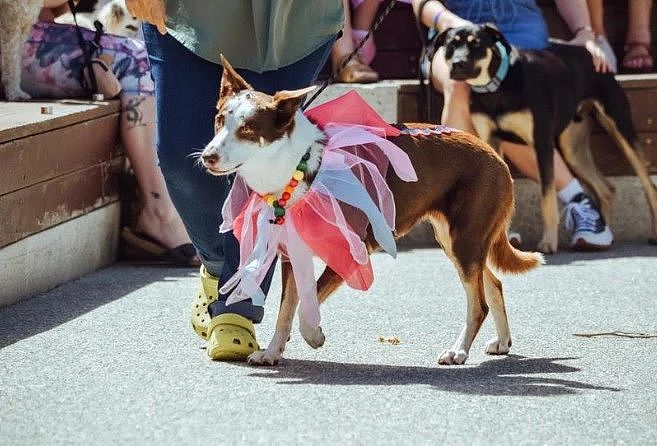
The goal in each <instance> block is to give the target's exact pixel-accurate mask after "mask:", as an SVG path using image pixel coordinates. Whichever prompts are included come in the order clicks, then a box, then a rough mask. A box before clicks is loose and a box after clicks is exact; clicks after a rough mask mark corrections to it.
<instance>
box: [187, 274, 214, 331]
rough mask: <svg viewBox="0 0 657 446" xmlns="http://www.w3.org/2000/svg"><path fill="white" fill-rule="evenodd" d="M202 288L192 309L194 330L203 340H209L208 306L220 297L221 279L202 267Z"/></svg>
mask: <svg viewBox="0 0 657 446" xmlns="http://www.w3.org/2000/svg"><path fill="white" fill-rule="evenodd" d="M200 274H201V287H200V288H199V290H198V294H197V296H196V299H194V302H193V304H194V306H193V307H192V328H193V329H194V331H195V332H196V334H197V335H199V336H200V337H202V338H203V339H207V338H208V324H209V323H210V313H208V306H209V305H210V304H211V303H212V302H214V301H215V300H217V298H218V297H219V279H217V278H216V277H215V276H213V275H212V274H210V273H209V272H207V271H206V270H205V266H204V265H201V270H200Z"/></svg>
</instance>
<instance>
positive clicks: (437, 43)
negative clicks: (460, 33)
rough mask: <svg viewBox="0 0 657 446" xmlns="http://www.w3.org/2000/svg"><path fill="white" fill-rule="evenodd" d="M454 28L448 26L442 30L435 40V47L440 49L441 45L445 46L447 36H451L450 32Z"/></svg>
mask: <svg viewBox="0 0 657 446" xmlns="http://www.w3.org/2000/svg"><path fill="white" fill-rule="evenodd" d="M451 30H452V28H447V29H446V30H445V31H443V32H441V33H440V34H438V36H437V37H436V40H435V48H436V49H438V48H440V47H441V46H445V42H447V37H449V32H450V31H451Z"/></svg>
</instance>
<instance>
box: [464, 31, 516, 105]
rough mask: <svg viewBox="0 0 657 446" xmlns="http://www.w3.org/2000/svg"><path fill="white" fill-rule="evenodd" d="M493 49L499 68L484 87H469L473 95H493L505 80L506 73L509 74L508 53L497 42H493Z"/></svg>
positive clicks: (500, 43)
mask: <svg viewBox="0 0 657 446" xmlns="http://www.w3.org/2000/svg"><path fill="white" fill-rule="evenodd" d="M495 49H496V51H497V53H498V54H499V56H500V66H499V67H498V68H497V71H496V72H495V76H493V77H492V78H491V80H490V82H488V83H487V84H486V85H470V88H471V89H472V91H474V92H475V93H494V92H496V91H497V89H498V88H500V84H502V82H503V81H504V78H506V75H507V73H508V72H509V66H510V65H511V62H510V57H509V52H508V51H507V50H506V47H505V46H504V45H503V44H502V42H500V41H499V40H498V41H497V42H495Z"/></svg>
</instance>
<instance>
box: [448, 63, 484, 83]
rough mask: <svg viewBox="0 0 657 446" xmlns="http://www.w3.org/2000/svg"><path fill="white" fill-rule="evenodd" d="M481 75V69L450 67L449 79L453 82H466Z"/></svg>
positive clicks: (459, 66)
mask: <svg viewBox="0 0 657 446" xmlns="http://www.w3.org/2000/svg"><path fill="white" fill-rule="evenodd" d="M480 74H481V67H474V66H461V65H452V69H451V70H450V72H449V77H450V78H451V79H453V80H455V81H467V80H468V79H474V78H476V77H478V76H479V75H480Z"/></svg>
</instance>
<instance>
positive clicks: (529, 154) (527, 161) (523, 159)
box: [500, 141, 575, 191]
mask: <svg viewBox="0 0 657 446" xmlns="http://www.w3.org/2000/svg"><path fill="white" fill-rule="evenodd" d="M500 151H501V152H502V153H503V154H504V156H505V157H506V158H508V159H509V160H510V161H511V162H512V163H513V165H514V166H515V167H516V168H517V169H518V170H519V171H520V172H522V173H523V175H525V176H527V177H528V178H531V179H532V180H534V181H538V180H539V177H538V165H537V162H536V152H535V151H534V150H532V149H531V148H530V147H528V146H526V145H524V144H513V143H510V142H506V141H504V142H502V143H501V144H500ZM574 178H575V177H573V175H572V173H570V170H569V169H568V166H567V165H566V163H565V162H564V160H563V158H562V157H561V154H560V153H559V152H557V151H556V150H555V151H554V185H555V186H556V188H557V191H558V190H561V189H563V188H564V187H566V186H567V185H568V184H569V183H570V182H571V181H572V180H573V179H574Z"/></svg>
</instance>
